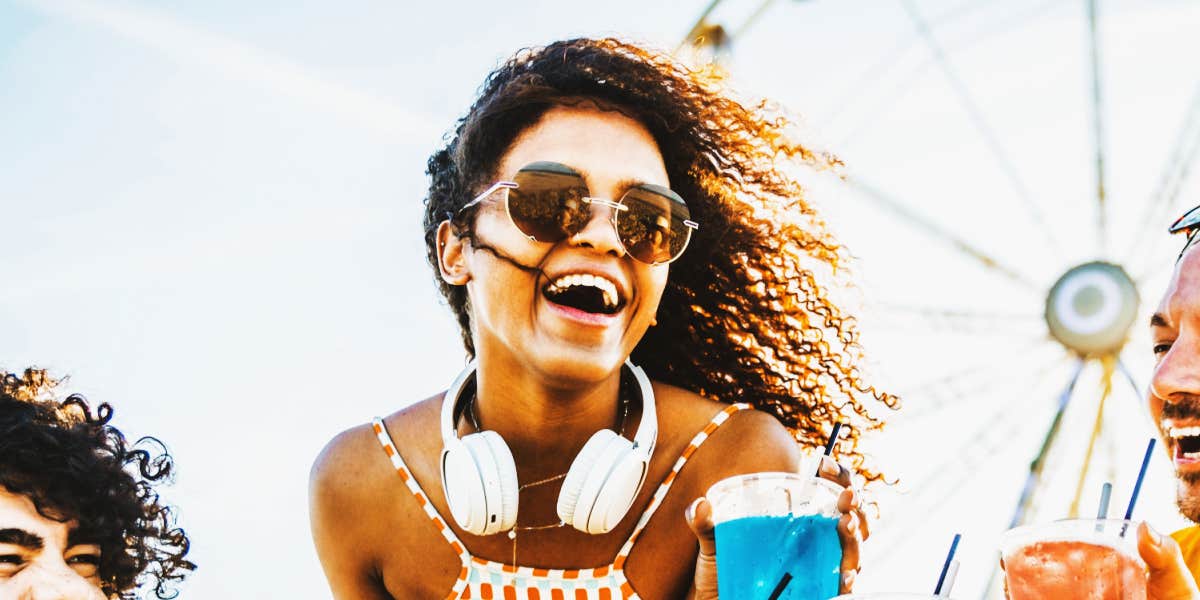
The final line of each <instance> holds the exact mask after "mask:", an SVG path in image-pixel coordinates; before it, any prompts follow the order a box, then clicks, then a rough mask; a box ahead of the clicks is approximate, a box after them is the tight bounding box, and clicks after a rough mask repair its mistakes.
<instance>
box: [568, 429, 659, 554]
mask: <svg viewBox="0 0 1200 600" xmlns="http://www.w3.org/2000/svg"><path fill="white" fill-rule="evenodd" d="M589 446H591V448H589ZM630 454H636V452H635V451H634V449H633V442H631V441H629V440H627V439H625V438H623V437H621V436H619V435H617V434H616V433H615V432H613V431H611V430H608V429H601V430H600V431H597V432H596V433H594V434H592V437H591V438H590V439H589V440H588V442H587V443H586V444H584V447H583V449H582V450H580V451H579V456H577V457H576V458H575V461H574V462H573V463H571V469H570V471H568V473H567V478H566V480H564V481H563V488H562V490H561V491H560V492H559V513H558V514H559V518H561V519H562V520H563V521H564V522H566V523H569V524H570V525H571V526H572V527H574V528H576V529H579V530H580V531H585V532H587V533H591V534H598V533H607V532H608V531H611V530H612V528H613V527H615V526H616V525H617V523H619V522H620V521H621V519H622V518H623V517H624V516H625V512H626V511H628V509H629V506H630V505H632V504H633V498H634V496H636V494H637V489H638V488H639V487H640V484H641V478H642V474H641V473H638V472H635V471H632V470H631V469H630V468H629V466H628V464H629V462H630V460H629V455H630ZM637 462H639V463H641V462H642V461H641V460H640V458H639V459H638V461H637ZM573 474H578V477H576V478H575V479H574V480H572V481H570V483H571V485H570V486H568V485H567V484H568V481H567V480H571V479H572V477H571V476H572V475H573ZM631 480H632V485H630V483H629V482H630V481H631ZM614 484H615V485H614ZM614 506H618V507H619V509H620V510H619V511H614V510H613V507H614ZM567 508H569V509H570V510H564V509H567ZM618 512H619V514H616V513H618Z"/></svg>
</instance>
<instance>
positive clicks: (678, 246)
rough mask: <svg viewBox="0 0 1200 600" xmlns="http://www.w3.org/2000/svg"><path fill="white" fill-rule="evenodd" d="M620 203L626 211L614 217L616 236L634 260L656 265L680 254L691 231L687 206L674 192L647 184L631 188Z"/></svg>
mask: <svg viewBox="0 0 1200 600" xmlns="http://www.w3.org/2000/svg"><path fill="white" fill-rule="evenodd" d="M621 204H622V205H624V206H625V207H626V209H627V210H623V211H621V214H620V215H619V216H618V217H617V234H618V235H620V236H621V243H622V244H624V245H625V250H626V251H627V252H629V254H630V255H631V256H633V257H634V258H636V259H638V260H640V261H642V262H646V263H650V264H659V263H665V262H670V261H672V260H674V259H676V258H678V257H679V255H680V254H683V250H684V248H686V247H687V243H688V239H689V238H690V237H691V234H692V230H691V228H689V227H688V226H687V225H685V224H684V221H687V220H688V219H689V218H691V215H690V213H689V212H688V207H687V204H685V203H684V201H683V199H682V198H680V197H679V196H678V195H677V194H676V193H675V192H672V191H671V190H669V189H667V188H665V187H662V186H658V185H651V184H642V185H639V186H636V187H633V188H631V189H630V190H629V191H628V192H627V193H626V194H625V197H624V198H623V199H622V201H621Z"/></svg>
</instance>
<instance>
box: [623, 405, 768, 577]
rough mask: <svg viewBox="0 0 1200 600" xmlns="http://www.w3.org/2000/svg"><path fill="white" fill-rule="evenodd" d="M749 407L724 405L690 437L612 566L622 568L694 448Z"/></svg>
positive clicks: (694, 450) (693, 451)
mask: <svg viewBox="0 0 1200 600" xmlns="http://www.w3.org/2000/svg"><path fill="white" fill-rule="evenodd" d="M749 408H751V407H750V405H749V404H731V405H729V406H726V407H725V409H724V410H722V411H721V412H719V413H717V414H716V416H714V417H713V418H712V420H711V421H709V422H708V425H706V426H705V427H704V429H702V430H700V433H697V434H696V437H693V438H692V441H690V442H688V445H687V448H684V450H683V454H681V455H679V460H676V461H675V466H674V467H672V468H671V472H670V473H667V476H666V477H665V478H663V480H662V483H660V484H659V485H658V489H657V490H655V491H654V497H653V498H652V499H651V500H650V506H647V507H646V510H645V511H644V512H643V513H642V518H640V519H638V522H637V525H636V526H635V527H634V528H633V534H631V535H630V536H629V539H628V540H626V542H625V545H624V546H621V551H620V552H618V553H617V558H616V560H614V561H613V566H614V567H616V568H617V569H623V568H624V567H625V559H626V558H627V557H628V556H629V551H630V550H632V549H633V543H634V542H636V541H637V539H638V536H639V535H641V534H642V530H643V529H644V528H645V527H646V523H649V522H650V517H653V516H654V513H655V511H657V510H658V507H659V506H660V505H661V504H662V501H663V498H665V497H666V495H667V492H668V491H670V490H671V485H672V484H673V483H675V477H676V476H677V475H679V471H680V470H681V469H683V465H685V464H687V461H688V459H689V458H691V457H692V454H694V453H695V452H696V449H697V448H699V447H700V444H703V443H704V441H705V440H707V439H708V437H709V436H711V435H712V433H713V432H714V431H716V430H717V428H718V427H720V426H721V425H722V424H723V423H725V421H728V420H729V417H730V416H732V415H733V413H735V412H737V411H739V410H746V409H749Z"/></svg>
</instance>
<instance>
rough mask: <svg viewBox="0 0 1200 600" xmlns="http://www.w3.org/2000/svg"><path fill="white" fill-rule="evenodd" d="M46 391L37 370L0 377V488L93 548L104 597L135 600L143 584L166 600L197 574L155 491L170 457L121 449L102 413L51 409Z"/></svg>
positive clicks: (139, 446) (61, 406)
mask: <svg viewBox="0 0 1200 600" xmlns="http://www.w3.org/2000/svg"><path fill="white" fill-rule="evenodd" d="M55 385H57V382H56V381H55V380H54V379H52V378H51V377H50V376H49V375H47V374H46V372H45V371H42V370H39V369H26V370H25V371H24V373H23V374H21V375H17V374H15V373H5V372H3V371H0V456H2V457H4V459H3V460H2V461H0V488H3V489H6V490H8V491H9V492H10V493H12V494H17V495H20V496H25V497H27V498H29V499H30V500H31V501H32V502H33V505H34V507H35V508H36V509H37V511H38V513H39V514H41V515H42V516H43V517H45V518H47V519H51V520H54V521H59V522H65V521H72V520H73V521H76V522H78V523H79V526H78V527H79V529H80V531H81V532H83V533H84V534H85V535H86V537H87V539H89V540H94V543H96V544H97V545H98V546H100V564H99V574H100V582H101V588H102V590H103V591H104V593H105V594H106V595H108V596H109V597H114V598H123V599H132V598H135V597H137V595H136V592H137V588H138V586H139V584H146V585H147V587H148V588H149V589H152V590H153V592H154V595H155V596H157V597H158V598H174V597H175V596H177V595H178V593H177V592H176V590H175V589H174V584H176V583H177V582H178V581H180V580H181V579H183V578H184V576H185V575H186V574H187V573H188V572H190V571H192V570H194V569H195V568H196V566H195V565H194V564H193V563H192V562H191V561H189V560H187V559H186V558H185V557H186V556H187V553H188V545H189V543H188V538H187V535H186V534H185V533H184V531H183V530H182V529H179V528H176V527H173V522H174V516H173V514H172V511H171V509H170V507H167V506H164V505H163V504H162V503H160V502H159V497H158V494H157V493H156V492H155V491H154V486H155V485H156V484H158V483H161V482H164V481H167V480H169V479H170V478H171V475H172V470H173V468H174V465H173V463H172V461H171V456H170V455H169V454H168V453H167V452H166V450H165V448H163V445H162V443H161V442H159V441H158V440H156V439H154V438H142V439H140V440H138V441H137V442H135V443H134V444H132V445H130V444H128V443H126V440H125V436H124V435H123V434H122V433H121V431H120V430H118V429H117V428H115V427H113V426H111V425H109V424H108V423H109V421H110V420H111V419H112V414H113V410H112V407H111V406H109V405H108V404H100V405H99V406H98V407H96V410H95V411H94V412H93V411H92V409H91V408H90V407H89V406H88V403H87V400H85V399H84V398H83V397H82V396H79V395H77V394H76V395H71V396H68V397H67V398H66V399H65V400H63V401H62V402H57V401H55V400H54V396H53V392H52V389H53V388H54V386H55ZM145 447H149V448H150V449H146V448H145Z"/></svg>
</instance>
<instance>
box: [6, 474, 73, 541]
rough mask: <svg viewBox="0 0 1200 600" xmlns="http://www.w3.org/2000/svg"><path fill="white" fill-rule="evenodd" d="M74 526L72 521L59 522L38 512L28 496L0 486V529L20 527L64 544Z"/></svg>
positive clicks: (48, 539)
mask: <svg viewBox="0 0 1200 600" xmlns="http://www.w3.org/2000/svg"><path fill="white" fill-rule="evenodd" d="M74 528H75V523H74V522H72V521H68V522H66V523H61V522H58V521H54V520H52V519H47V518H46V517H44V516H42V515H41V514H39V513H38V512H37V508H36V507H35V506H34V504H33V501H32V500H30V499H29V497H28V496H23V495H20V494H13V493H11V492H9V491H8V490H6V489H4V488H3V487H0V529H20V530H23V531H28V532H30V533H33V534H36V535H38V536H39V537H42V538H45V539H46V540H47V541H57V542H59V543H61V544H63V545H65V544H66V543H67V536H68V535H69V534H70V533H71V531H72V530H73V529H74Z"/></svg>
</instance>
